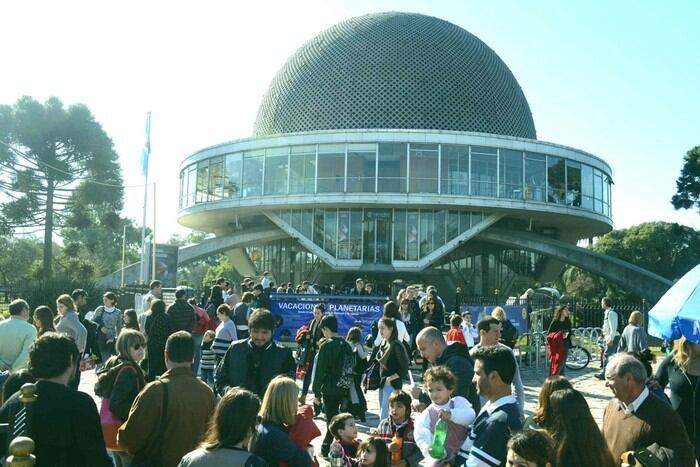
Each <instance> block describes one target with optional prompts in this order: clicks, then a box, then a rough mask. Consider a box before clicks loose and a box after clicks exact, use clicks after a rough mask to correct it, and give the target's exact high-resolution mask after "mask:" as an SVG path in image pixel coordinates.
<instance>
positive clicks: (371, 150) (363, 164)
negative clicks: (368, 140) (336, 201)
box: [347, 144, 377, 193]
mask: <svg viewBox="0 0 700 467" xmlns="http://www.w3.org/2000/svg"><path fill="white" fill-rule="evenodd" d="M347 164H348V171H347V173H348V179H347V192H348V193H374V192H375V191H377V190H376V181H377V180H376V174H377V145H376V144H348V162H347Z"/></svg>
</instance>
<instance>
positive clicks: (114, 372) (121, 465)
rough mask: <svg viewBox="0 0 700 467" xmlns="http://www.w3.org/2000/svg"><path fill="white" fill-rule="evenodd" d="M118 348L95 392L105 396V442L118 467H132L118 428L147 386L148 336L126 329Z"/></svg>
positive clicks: (102, 414) (101, 372)
mask: <svg viewBox="0 0 700 467" xmlns="http://www.w3.org/2000/svg"><path fill="white" fill-rule="evenodd" d="M115 350H116V352H117V354H116V355H113V356H112V357H110V358H109V360H107V361H106V362H105V364H104V366H103V367H102V368H101V369H100V370H99V371H98V372H97V383H96V384H95V394H96V395H97V396H100V397H102V398H103V399H102V405H101V406H100V418H101V420H102V434H103V436H104V439H105V445H106V447H107V449H109V450H110V454H111V455H112V458H113V459H114V461H115V464H116V466H117V467H128V466H129V465H131V457H130V456H129V454H128V453H127V452H126V449H124V448H123V447H120V446H119V445H118V444H117V430H118V429H119V427H120V426H121V425H122V423H124V422H125V421H126V420H127V418H129V411H130V410H131V405H132V404H133V402H134V399H136V396H137V395H138V394H139V392H140V391H141V389H143V387H144V386H145V385H146V379H145V376H144V374H143V371H142V370H141V367H140V366H139V363H140V362H141V361H142V360H143V358H144V357H145V354H146V338H145V337H144V335H143V334H141V332H139V331H136V330H134V329H126V328H123V329H122V331H121V332H120V333H119V337H117V342H116V344H115Z"/></svg>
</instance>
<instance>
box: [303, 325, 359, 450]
mask: <svg viewBox="0 0 700 467" xmlns="http://www.w3.org/2000/svg"><path fill="white" fill-rule="evenodd" d="M318 326H319V327H320V328H321V332H322V333H323V337H325V338H326V340H325V341H323V343H322V344H321V347H320V348H319V349H318V357H317V360H316V368H315V369H314V372H313V375H314V376H313V377H314V380H313V382H312V389H313V391H314V404H315V405H321V396H323V408H324V411H325V413H326V420H327V425H328V426H330V420H331V419H332V418H333V417H335V416H336V415H338V413H340V404H341V403H342V401H343V398H345V397H347V396H348V395H349V390H348V389H343V388H341V387H339V386H338V381H339V380H340V377H341V373H342V369H343V363H344V362H343V357H344V355H346V353H350V354H352V349H350V345H349V344H348V343H347V342H345V339H343V338H342V337H338V318H336V317H335V316H334V315H325V316H324V317H323V318H321V323H320V324H319V325H318ZM332 441H333V434H332V433H331V431H330V428H328V429H327V430H326V436H325V438H323V444H322V445H321V455H322V456H323V457H326V456H328V452H329V450H330V447H331V442H332Z"/></svg>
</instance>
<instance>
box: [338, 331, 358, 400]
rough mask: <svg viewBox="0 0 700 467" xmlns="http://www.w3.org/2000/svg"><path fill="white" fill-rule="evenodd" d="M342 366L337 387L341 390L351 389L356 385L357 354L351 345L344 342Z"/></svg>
mask: <svg viewBox="0 0 700 467" xmlns="http://www.w3.org/2000/svg"><path fill="white" fill-rule="evenodd" d="M342 360H343V361H342V364H341V365H339V367H340V374H339V375H338V382H337V383H336V386H338V387H339V388H340V389H348V390H349V389H350V388H351V387H352V386H353V384H355V376H354V373H355V371H354V370H355V363H356V360H355V352H353V351H352V348H351V347H350V344H348V343H347V342H343V353H342Z"/></svg>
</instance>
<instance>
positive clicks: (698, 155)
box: [671, 146, 700, 209]
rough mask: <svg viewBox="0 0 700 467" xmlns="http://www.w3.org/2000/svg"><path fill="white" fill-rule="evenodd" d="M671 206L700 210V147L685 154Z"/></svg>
mask: <svg viewBox="0 0 700 467" xmlns="http://www.w3.org/2000/svg"><path fill="white" fill-rule="evenodd" d="M671 204H673V207H674V208H676V209H690V208H691V207H693V206H695V207H696V208H698V209H700V146H695V147H694V148H693V149H691V150H690V151H688V152H687V153H686V154H685V157H684V158H683V168H682V169H681V174H680V176H679V177H678V180H676V194H675V195H673V197H672V198H671Z"/></svg>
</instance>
